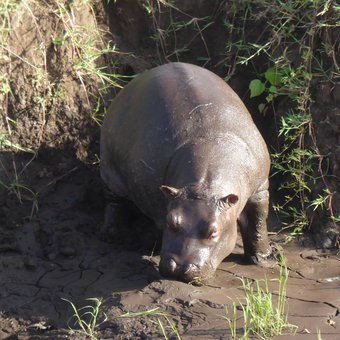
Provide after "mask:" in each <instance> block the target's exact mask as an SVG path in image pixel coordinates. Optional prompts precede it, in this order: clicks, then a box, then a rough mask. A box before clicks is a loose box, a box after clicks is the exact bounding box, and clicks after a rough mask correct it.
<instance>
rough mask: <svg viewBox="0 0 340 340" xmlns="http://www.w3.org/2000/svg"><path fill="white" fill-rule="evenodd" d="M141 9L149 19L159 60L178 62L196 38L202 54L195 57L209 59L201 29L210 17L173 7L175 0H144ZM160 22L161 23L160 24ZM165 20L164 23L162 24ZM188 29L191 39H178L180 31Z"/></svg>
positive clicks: (207, 25) (206, 26)
mask: <svg viewBox="0 0 340 340" xmlns="http://www.w3.org/2000/svg"><path fill="white" fill-rule="evenodd" d="M143 8H144V9H145V11H146V12H147V14H148V15H149V16H150V17H151V18H152V22H153V30H154V33H153V34H152V36H151V39H152V40H153V41H155V43H156V48H157V51H158V56H159V59H160V61H161V62H164V61H167V62H169V61H171V59H173V58H174V59H175V60H176V61H178V60H179V59H180V57H181V56H182V54H185V53H188V52H190V47H191V45H192V44H193V42H195V41H197V39H199V40H200V41H201V42H202V44H203V46H204V50H205V54H206V55H205V56H198V57H197V59H198V60H204V61H209V60H210V59H211V56H210V52H209V49H208V46H207V43H206V40H205V37H204V34H203V32H204V31H205V30H206V29H207V28H208V27H210V26H211V25H212V24H213V20H211V17H210V16H205V17H202V18H196V17H193V16H191V15H190V14H188V13H186V12H183V11H182V10H181V9H179V8H178V7H176V5H175V1H170V0H168V1H163V0H162V1H161V0H155V1H153V0H145V1H143ZM161 22H162V24H161ZM164 22H165V23H164ZM185 30H187V31H189V30H190V31H191V32H195V33H192V34H191V36H190V38H188V39H186V40H185V41H181V42H179V36H180V34H179V33H180V32H183V31H185Z"/></svg>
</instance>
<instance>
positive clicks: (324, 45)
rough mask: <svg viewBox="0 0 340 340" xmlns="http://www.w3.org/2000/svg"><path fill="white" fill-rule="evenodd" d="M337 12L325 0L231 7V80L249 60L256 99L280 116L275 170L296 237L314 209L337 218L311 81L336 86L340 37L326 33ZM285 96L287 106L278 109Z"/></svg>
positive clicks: (260, 0)
mask: <svg viewBox="0 0 340 340" xmlns="http://www.w3.org/2000/svg"><path fill="white" fill-rule="evenodd" d="M228 5H229V4H228ZM339 10H340V7H339V6H338V5H336V4H335V3H334V2H332V1H321V0H315V1H304V0H298V1H293V0H289V1H281V0H275V1H269V0H256V1H242V2H237V1H233V2H232V5H231V6H228V8H227V9H226V18H225V20H224V24H225V27H226V29H227V31H228V33H229V42H228V44H227V46H226V51H227V56H226V57H225V59H224V65H225V67H226V68H227V73H228V76H227V77H226V78H228V79H229V78H230V77H232V75H233V74H234V73H235V69H236V68H237V67H238V65H241V66H242V67H245V66H248V67H249V66H250V67H251V69H252V70H253V72H254V73H255V74H256V77H254V79H253V80H251V81H250V83H249V90H250V97H251V98H254V99H256V100H257V101H261V102H260V104H259V111H260V112H262V113H263V114H267V113H268V112H272V113H273V114H274V117H275V118H276V116H277V115H279V117H280V118H279V120H278V121H279V122H280V126H279V128H278V129H279V136H278V143H277V144H278V146H277V147H276V148H275V150H273V152H272V164H273V174H272V176H273V177H277V178H278V176H279V177H280V185H279V190H280V191H281V192H282V193H283V195H284V199H283V200H282V201H280V203H279V204H277V205H276V206H275V209H276V211H277V212H278V214H279V215H280V216H281V217H282V219H283V223H284V228H288V227H289V228H293V232H292V234H291V235H290V238H293V236H294V235H297V234H299V233H300V232H301V231H302V230H305V229H306V228H308V227H309V226H310V224H311V221H312V220H313V215H314V212H315V211H316V209H318V210H320V211H321V209H323V211H324V213H326V214H327V215H328V217H329V218H330V220H331V221H334V219H336V217H335V216H334V213H333V209H332V196H333V194H334V192H333V191H332V190H331V189H330V187H329V186H328V184H327V180H326V179H327V172H326V170H325V167H324V164H325V161H326V159H327V155H323V154H322V153H321V152H320V150H319V148H318V143H317V139H316V134H315V132H314V122H313V117H312V112H311V106H312V104H313V96H312V91H311V89H312V83H313V82H314V83H316V82H328V83H331V84H332V83H335V79H336V78H337V77H339V75H340V72H339V65H338V64H337V61H336V59H335V55H336V46H337V44H338V43H339V41H338V36H337V38H335V39H333V40H332V39H323V38H321V37H323V36H328V37H330V36H331V35H332V31H334V33H335V30H336V29H338V27H339V20H338V19H337V18H338V14H339ZM259 23H261V24H262V25H261V26H262V27H263V29H262V32H263V33H262V34H259V35H255V36H254V35H253V34H251V30H250V29H249V27H250V26H255V27H256V26H259ZM335 36H336V34H335ZM258 65H261V66H260V67H259V66H258ZM248 69H249V68H248ZM256 97H258V98H256ZM279 101H280V102H285V103H286V105H285V106H286V107H288V109H286V110H285V111H283V109H282V108H281V109H280V112H277V111H276V110H277V103H278V102H279ZM317 183H319V184H318V187H321V186H323V189H321V190H320V192H323V193H322V194H320V192H319V193H315V192H313V191H312V190H311V188H312V187H313V186H315V184H317ZM321 202H322V203H321Z"/></svg>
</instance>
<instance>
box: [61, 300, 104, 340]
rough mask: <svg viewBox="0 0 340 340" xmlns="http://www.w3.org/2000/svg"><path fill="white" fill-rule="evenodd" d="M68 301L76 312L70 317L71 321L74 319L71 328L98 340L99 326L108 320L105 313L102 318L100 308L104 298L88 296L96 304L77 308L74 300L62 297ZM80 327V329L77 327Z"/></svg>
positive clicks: (93, 339)
mask: <svg viewBox="0 0 340 340" xmlns="http://www.w3.org/2000/svg"><path fill="white" fill-rule="evenodd" d="M62 300H64V301H66V302H68V303H69V304H70V305H71V307H72V309H73V311H74V314H73V315H72V316H71V318H70V319H69V322H70V321H71V320H72V319H74V322H73V325H72V327H71V326H69V328H70V329H71V330H72V331H74V332H79V333H81V334H82V335H84V336H86V337H89V338H90V339H92V340H97V339H98V338H97V328H98V327H99V326H100V325H101V324H102V323H104V322H105V321H106V320H107V316H106V314H105V313H103V315H104V317H102V318H100V315H99V314H100V308H101V306H102V303H103V299H102V298H99V299H98V298H88V299H86V300H87V301H92V302H93V304H94V305H87V306H84V307H82V308H79V309H78V308H77V307H76V306H75V305H74V303H73V302H71V301H70V300H67V299H62ZM74 327H79V328H80V329H75V328H74Z"/></svg>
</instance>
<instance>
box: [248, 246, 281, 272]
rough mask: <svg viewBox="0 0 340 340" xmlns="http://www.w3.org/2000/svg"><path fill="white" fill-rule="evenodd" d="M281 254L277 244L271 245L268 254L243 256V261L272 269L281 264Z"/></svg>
mask: <svg viewBox="0 0 340 340" xmlns="http://www.w3.org/2000/svg"><path fill="white" fill-rule="evenodd" d="M282 254H283V250H282V247H281V246H279V245H278V244H275V243H271V244H270V249H269V251H268V253H265V254H264V253H257V254H254V255H250V254H245V260H246V262H247V263H249V264H256V265H257V266H260V267H264V268H273V267H275V266H277V265H278V263H280V262H281V260H280V259H281V257H282Z"/></svg>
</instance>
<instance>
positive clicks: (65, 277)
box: [0, 0, 340, 340]
mask: <svg viewBox="0 0 340 340" xmlns="http://www.w3.org/2000/svg"><path fill="white" fill-rule="evenodd" d="M90 2H91V3H93V4H94V5H93V9H94V10H93V11H91V10H89V8H88V7H86V6H85V7H84V6H83V5H79V6H77V7H76V8H75V9H73V11H71V10H70V8H72V6H73V5H74V4H77V3H80V4H83V3H86V2H80V1H78V2H77V1H70V2H65V3H68V5H69V8H68V7H67V10H68V11H69V13H70V14H72V15H70V17H72V18H73V19H74V24H75V27H78V26H79V27H80V26H85V27H86V26H89V27H92V26H91V25H93V23H94V21H95V20H94V17H93V15H92V14H93V13H92V12H95V14H96V18H95V19H96V20H97V23H98V26H99V27H100V28H101V31H100V34H101V35H102V36H103V38H104V37H105V38H107V39H109V40H111V41H113V43H115V44H117V46H118V47H119V51H121V52H122V53H120V54H115V57H114V58H116V59H117V60H116V59H114V61H117V66H115V67H114V68H113V69H114V70H115V71H116V72H117V73H121V74H123V75H125V76H131V75H134V74H136V73H139V72H142V71H143V70H144V69H147V68H150V67H152V66H155V65H157V64H159V63H162V62H166V61H169V60H171V61H175V60H176V58H177V55H176V56H174V55H171V56H170V54H169V53H170V52H171V51H173V50H174V45H173V43H176V44H177V47H178V46H179V47H180V46H184V45H185V44H186V43H188V42H191V41H192V43H190V44H189V49H188V51H187V52H186V53H184V54H183V56H181V58H180V60H181V61H188V62H193V63H197V64H199V65H204V66H206V67H207V68H209V69H212V70H213V71H214V72H216V73H218V74H219V75H221V76H226V75H227V74H226V72H225V70H224V69H223V66H221V65H222V63H221V59H223V58H224V56H223V53H224V52H225V51H224V50H223V49H224V46H222V45H223V44H224V42H223V41H224V40H223V39H225V36H226V32H225V31H224V30H223V29H222V25H221V20H222V19H223V18H221V15H222V14H225V12H223V11H222V12H221V8H222V7H223V6H222V4H225V5H227V2H220V4H221V6H217V3H219V2H216V4H214V2H211V1H204V0H201V1H197V2H196V1H192V0H186V1H181V2H177V4H178V5H181V6H182V7H181V11H182V12H183V11H184V12H185V13H184V12H183V13H184V14H183V13H182V12H181V13H180V15H182V16H183V17H184V18H186V19H187V20H189V19H188V16H187V15H186V13H190V14H191V15H192V18H200V17H205V16H206V15H209V16H210V17H211V20H214V24H213V25H211V26H209V29H207V30H206V31H205V33H206V35H205V36H204V37H205V40H203V39H202V37H201V36H200V35H197V32H200V30H199V29H198V28H197V27H195V28H194V30H192V31H190V30H189V29H188V30H187V29H185V30H184V32H183V34H178V36H176V37H175V38H176V39H178V40H176V39H175V38H174V39H173V40H174V42H173V43H169V45H168V46H165V49H167V50H166V51H165V52H167V53H168V54H167V55H166V56H165V55H162V51H161V50H160V46H159V45H158V47H157V48H156V47H155V44H154V42H152V40H151V39H149V37H150V34H151V33H154V31H153V30H154V29H155V27H154V25H155V22H154V21H153V20H152V18H151V17H150V16H149V15H147V13H146V11H145V8H144V7H143V6H142V5H141V3H139V5H138V6H136V2H135V1H133V0H119V1H113V2H110V5H107V3H108V2H107V1H103V2H101V1H90ZM57 3H64V2H63V1H59V2H53V1H38V0H37V1H30V2H27V1H26V2H24V4H25V6H26V7H27V8H26V7H24V8H23V10H22V11H21V12H18V13H19V14H17V13H14V14H13V17H12V20H11V33H10V34H9V37H8V49H10V50H11V51H12V53H7V52H6V53H2V54H1V55H0V66H1V71H2V72H3V74H5V75H8V76H9V77H10V78H9V79H10V85H11V90H12V93H11V94H9V93H7V94H1V96H0V99H1V101H2V102H1V104H2V105H3V106H2V107H1V108H2V115H1V121H0V132H1V133H2V131H7V132H8V127H11V129H12V138H13V139H12V141H13V142H14V143H19V144H20V145H22V146H24V147H32V148H33V149H35V150H37V151H39V152H38V156H37V157H34V156H32V155H31V154H29V153H22V152H18V150H17V151H16V152H5V151H3V152H1V153H0V180H1V181H2V184H5V186H3V185H1V191H0V287H1V289H0V339H12V340H14V339H83V338H84V335H83V334H81V333H79V332H76V333H75V332H74V331H72V330H70V328H73V329H77V330H79V327H77V326H76V325H75V324H74V319H72V318H71V316H72V314H73V310H72V308H71V306H70V304H69V303H68V302H66V301H65V300H63V299H67V300H69V301H71V302H72V303H74V304H75V305H76V306H77V307H78V308H80V307H82V306H86V305H88V304H89V303H90V302H89V301H88V300H86V299H88V298H103V305H102V307H101V309H100V314H99V318H98V326H97V327H96V331H97V335H98V338H100V339H158V338H164V337H163V336H162V335H161V332H160V329H159V326H158V325H157V324H156V323H155V322H156V321H157V318H155V317H154V318H152V317H138V318H121V317H120V316H121V315H122V314H123V313H125V312H128V311H129V312H137V311H145V310H150V309H153V308H156V307H157V308H159V310H160V311H163V312H167V313H168V314H169V319H170V320H171V321H172V322H173V323H174V324H175V325H176V327H177V329H178V331H179V333H180V335H181V338H182V339H228V338H229V337H230V335H231V333H230V330H229V329H228V325H227V322H226V320H225V319H224V316H225V307H226V305H228V306H229V307H230V306H231V305H232V302H238V299H240V300H241V301H242V298H243V297H244V294H243V290H242V288H241V285H240V280H239V278H240V277H246V278H250V279H263V278H265V277H267V278H268V279H270V280H271V281H270V289H271V291H272V292H273V295H274V300H276V298H277V295H276V291H277V281H276V280H277V278H278V276H279V269H278V268H276V267H275V268H272V269H268V268H267V269H265V268H258V267H256V266H249V265H246V264H244V263H243V262H242V256H241V254H242V244H241V242H239V243H238V246H237V247H236V249H235V251H234V253H233V254H232V255H231V256H230V257H228V258H227V259H226V260H225V261H224V262H223V263H222V264H221V265H220V267H219V269H218V271H217V275H216V278H215V279H213V280H212V281H211V282H209V284H208V285H206V286H201V287H198V286H192V285H187V284H184V283H181V282H175V281H169V280H164V279H162V277H161V276H160V275H159V273H158V269H157V265H158V261H159V256H158V250H159V246H160V244H159V235H158V234H157V233H156V234H155V232H154V229H153V228H152V226H151V224H150V221H148V220H146V219H145V218H144V217H142V216H140V215H137V214H136V216H135V218H134V220H135V223H134V226H133V230H126V228H125V227H124V226H122V235H121V238H120V239H119V240H110V239H109V238H108V237H107V236H106V235H103V234H101V232H100V230H101V225H102V223H103V213H104V205H105V203H104V199H103V194H102V189H101V182H100V178H99V164H98V158H97V155H98V150H99V143H98V141H99V127H98V125H97V124H96V123H95V122H94V121H93V119H92V118H91V115H92V110H93V108H94V107H96V102H95V100H94V97H92V94H98V88H99V86H100V82H98V80H93V79H85V83H86V85H87V86H86V90H87V91H88V92H86V91H84V86H83V84H82V83H81V82H80V80H79V77H77V75H76V74H75V72H74V69H73V68H72V65H73V63H74V58H75V57H76V56H77V53H76V52H79V51H77V49H76V48H75V47H74V46H72V44H71V43H70V42H69V41H68V40H65V41H64V42H63V44H60V45H53V44H52V43H51V37H53V38H54V39H55V38H60V37H62V36H63V33H64V31H65V27H66V26H65V22H63V20H62V19H61V15H60V14H58V16H56V13H63V11H60V8H56V4H57ZM156 3H157V4H159V3H160V2H156ZM28 5H29V6H28ZM163 10H164V8H163ZM226 12H227V11H226ZM162 13H163V16H161V15H160V16H159V18H156V19H159V20H160V21H159V23H160V22H162V24H163V26H160V27H159V28H163V29H164V28H166V26H167V25H168V24H169V23H168V22H167V20H168V19H166V18H169V15H168V14H169V9H167V10H164V12H162ZM174 13H175V12H173V14H174ZM176 13H177V12H176ZM177 14H178V13H177ZM177 14H176V15H177ZM167 15H168V16H167ZM183 17H182V18H181V19H183ZM189 18H191V17H189ZM218 19H219V20H220V21H219V24H218ZM64 20H66V19H64ZM162 20H163V21H162ZM215 22H216V24H215ZM198 23H200V21H198ZM258 25H259V26H258V27H262V25H263V22H259V23H258ZM202 27H203V26H200V28H202ZM253 31H254V32H255V31H257V30H256V29H255V30H254V29H252V30H251V31H250V33H251V34H252V32H253ZM228 38H231V37H228ZM195 39H196V40H195ZM221 42H222V43H221ZM105 43H106V41H105ZM175 47H176V46H175ZM37 51H40V52H41V53H40V52H39V53H37ZM131 51H133V54H132V53H131V54H124V53H125V52H131ZM1 52H4V51H1ZM123 52H124V53H123ZM163 52H164V51H163ZM13 53H14V54H13ZM208 54H209V55H208ZM16 55H19V56H20V58H21V59H20V58H17V57H15V56H16ZM199 57H200V58H201V60H200V61H199V59H198V58H199ZM207 57H209V58H210V57H211V61H210V62H209V63H207V64H206V63H205V62H204V60H205V59H207ZM112 58H113V57H112V55H111V54H110V55H109V56H103V58H102V59H103V60H100V63H104V64H105V65H108V64H109V63H111V62H112ZM202 60H203V61H202ZM27 62H28V63H27ZM32 65H34V68H32ZM38 66H39V67H41V69H40V68H39V69H40V71H41V72H42V74H40V76H41V78H43V81H40V82H38V80H37V79H36V78H35V77H36V74H37V72H36V69H38ZM99 66H100V65H99ZM112 72H113V71H112ZM45 73H46V74H45ZM45 76H46V78H44V77H45ZM252 76H253V75H250V74H248V69H247V68H243V69H241V71H240V73H238V74H236V76H235V77H233V78H232V79H231V85H232V87H233V88H234V89H235V90H236V92H237V93H238V94H239V95H240V96H241V97H242V99H245V98H248V97H249V96H248V95H247V96H246V95H245V93H247V85H248V83H249V80H250V79H251V77H252ZM40 80H41V79H40ZM125 80H127V79H125ZM338 89H339V86H338ZM315 91H316V92H317V96H316V97H317V98H316V99H317V101H318V105H316V108H315V110H314V111H313V112H314V113H313V114H314V116H315V117H314V119H315V121H316V123H318V130H317V134H318V137H320V140H321V141H322V144H321V145H320V150H321V151H322V152H323V154H325V155H328V154H329V155H330V168H331V171H333V175H334V176H333V177H332V178H331V181H332V183H331V184H332V186H331V187H332V188H333V189H334V191H335V193H334V199H333V202H334V206H335V207H339V200H337V199H336V198H337V197H338V196H336V195H338V193H336V188H337V187H338V184H337V181H338V174H339V169H340V167H339V166H338V164H339V159H338V153H337V152H336V150H338V148H339V143H338V127H337V126H338V125H337V121H338V120H337V119H338V118H337V117H338V111H339V110H338V106H337V103H339V98H340V96H339V93H338V94H337V98H338V99H337V98H336V91H335V90H333V92H331V90H330V87H327V84H326V85H324V84H322V86H321V85H320V86H319V85H317V86H316V87H315ZM113 92H114V91H112V93H113ZM338 92H339V91H338ZM106 95H107V94H106ZM103 97H105V96H104V95H103ZM39 98H40V99H41V98H45V99H46V100H45V101H44V102H38V99H39ZM101 99H102V106H105V105H108V101H106V100H107V98H101ZM248 99H249V98H248ZM38 104H39V105H40V106H39V105H38ZM41 104H43V105H41ZM246 105H247V106H248V107H249V109H250V110H251V112H254V111H253V109H254V108H255V107H256V105H255V104H254V103H250V102H249V100H248V102H246ZM253 117H254V119H255V120H256V123H258V124H259V128H260V129H261V132H262V133H264V137H265V138H266V140H267V142H268V144H269V145H271V142H273V140H274V139H275V138H276V135H275V136H274V134H273V129H272V127H273V117H272V118H271V117H269V116H268V117H265V119H264V118H263V117H262V118H261V117H259V115H257V116H256V114H255V115H253ZM274 118H275V117H274ZM13 122H15V123H16V125H13V126H12V125H11V124H12V123H13ZM263 122H265V124H263ZM1 137H2V135H1ZM334 150H335V151H334ZM16 180H18V183H20V184H22V185H24V186H22V187H18V186H16V185H14V184H15V183H17V182H16ZM19 180H20V181H19ZM11 185H12V186H11ZM318 190H319V191H320V190H321V189H320V188H319V189H318ZM273 191H275V185H274V190H273ZM338 192H339V190H338ZM274 196H275V195H274ZM314 221H321V219H320V220H318V219H315V220H314ZM318 223H319V222H318ZM316 224H317V223H316ZM323 226H324V224H322V223H321V222H320V225H317V227H319V228H320V230H321V229H322V227H323ZM278 227H279V221H278V220H277V219H275V218H271V219H270V225H269V228H270V230H271V231H273V230H277V229H278ZM316 235H317V234H316ZM271 238H272V240H273V241H275V242H276V243H278V244H279V245H281V246H282V247H283V249H284V253H285V256H286V258H287V262H288V267H289V270H290V276H289V279H288V289H287V296H288V305H287V312H288V320H289V322H290V323H292V324H295V325H297V326H298V329H297V333H296V336H295V337H296V338H297V339H316V338H317V335H316V334H317V330H320V332H321V335H322V339H327V340H329V339H330V340H332V339H339V338H340V316H339V315H340V258H339V255H338V254H337V251H338V249H337V248H335V249H333V248H331V246H334V238H333V239H327V237H326V236H325V235H323V236H320V238H318V236H316V237H315V234H314V238H312V239H310V238H309V236H307V235H306V236H304V237H302V238H300V239H298V240H297V241H296V242H295V243H291V244H289V245H284V235H281V234H279V235H277V234H275V233H272V234H271ZM318 245H319V246H324V245H328V246H330V247H329V248H331V249H324V248H325V247H323V248H320V249H317V246H318ZM326 248H328V247H326ZM84 311H88V310H87V309H85V310H84ZM105 315H106V316H107V320H105V319H106V318H105ZM238 315H239V316H240V315H241V311H239V314H238ZM160 320H161V321H162V323H163V324H164V325H165V326H166V325H167V322H166V319H165V318H164V317H160ZM69 327H70V328H69ZM237 328H238V335H239V336H241V334H242V319H241V317H239V318H238V323H237ZM166 332H167V334H168V336H169V337H170V338H174V335H173V333H172V332H171V330H170V329H169V327H168V326H167V328H166ZM281 338H283V337H281ZM288 338H291V336H290V335H288V336H287V339H288Z"/></svg>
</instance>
